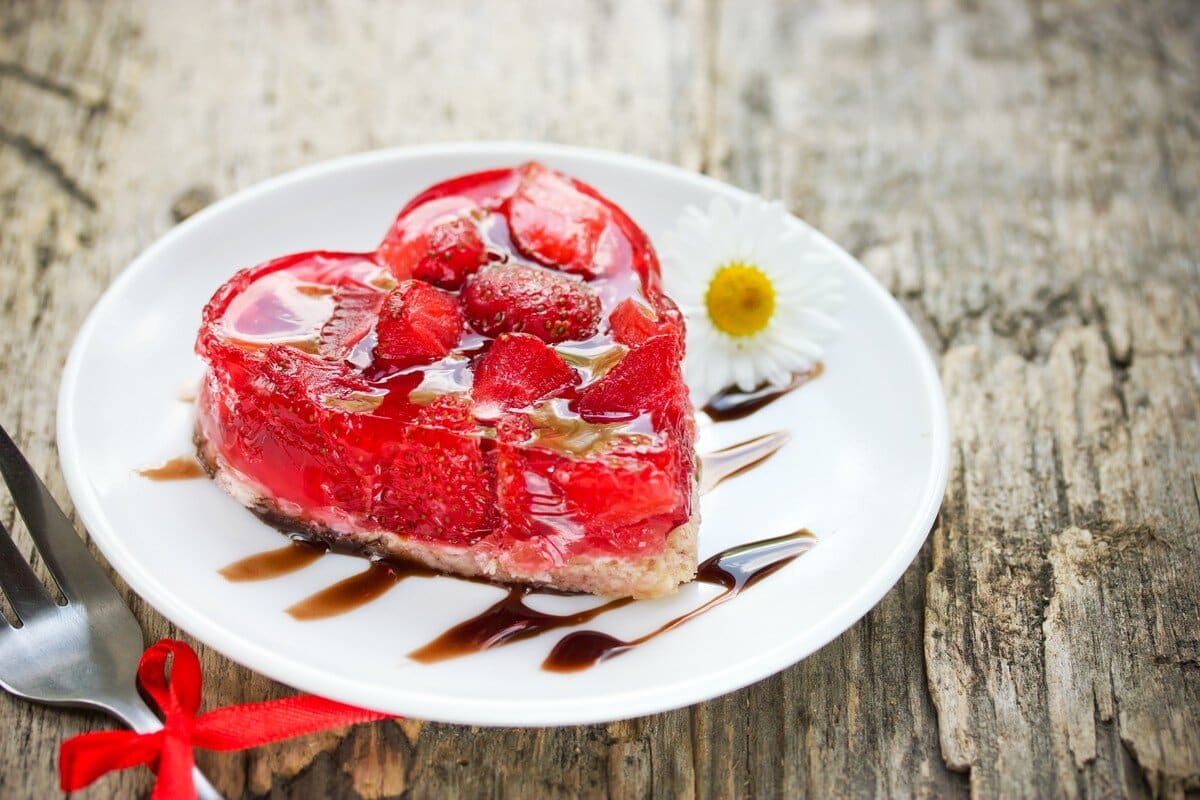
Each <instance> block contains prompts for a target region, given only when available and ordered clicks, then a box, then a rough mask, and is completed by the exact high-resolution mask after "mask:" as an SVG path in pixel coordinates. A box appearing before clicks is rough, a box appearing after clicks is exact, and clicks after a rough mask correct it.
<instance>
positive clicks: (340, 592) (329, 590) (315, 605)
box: [287, 561, 440, 622]
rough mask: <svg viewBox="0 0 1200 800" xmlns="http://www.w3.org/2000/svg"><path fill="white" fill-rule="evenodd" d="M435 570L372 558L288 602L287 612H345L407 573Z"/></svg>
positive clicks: (302, 616) (303, 616)
mask: <svg viewBox="0 0 1200 800" xmlns="http://www.w3.org/2000/svg"><path fill="white" fill-rule="evenodd" d="M438 574H440V573H438V572H437V571H436V570H432V569H429V568H428V567H423V566H419V565H416V564H407V563H405V564H391V563H388V562H385V561H372V562H371V565H370V566H369V567H367V568H366V569H365V570H363V571H362V572H360V573H358V574H357V575H351V576H350V577H349V578H344V579H343V580H340V581H338V582H337V583H335V584H333V585H332V586H328V587H326V588H324V589H322V590H321V591H319V592H317V593H316V594H313V595H309V596H308V597H306V598H304V599H303V600H301V601H300V602H299V603H296V604H294V605H292V606H289V607H288V609H287V613H288V614H289V615H290V616H291V617H292V618H293V619H297V620H300V621H301V622H307V621H308V620H313V619H325V618H327V617H336V616H337V615H339V614H345V613H347V612H349V611H353V610H354V609H356V608H358V607H360V606H365V605H366V604H367V603H370V602H371V601H372V600H375V599H377V598H379V597H380V596H381V595H383V594H384V593H385V592H387V590H389V589H391V588H392V587H393V586H395V585H396V584H398V583H399V582H400V581H402V580H404V579H405V578H408V577H411V576H422V577H432V576H434V575H438Z"/></svg>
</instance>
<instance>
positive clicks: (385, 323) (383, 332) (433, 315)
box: [375, 280, 463, 364]
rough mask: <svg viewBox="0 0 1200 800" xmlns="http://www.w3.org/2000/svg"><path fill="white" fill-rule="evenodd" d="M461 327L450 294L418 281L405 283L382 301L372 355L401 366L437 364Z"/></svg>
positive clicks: (460, 330) (456, 338)
mask: <svg viewBox="0 0 1200 800" xmlns="http://www.w3.org/2000/svg"><path fill="white" fill-rule="evenodd" d="M462 325H463V323H462V314H461V313H460V312H459V310H458V305H457V304H456V303H455V302H454V298H453V297H452V296H451V295H449V294H447V293H446V292H443V291H442V290H440V289H435V288H434V287H432V286H430V285H429V284H427V283H422V282H421V281H412V280H410V281H404V282H403V283H401V284H400V285H399V286H397V287H396V288H395V289H393V290H392V291H391V292H389V293H388V296H387V298H386V299H385V300H384V301H383V308H382V309H381V310H380V312H379V322H377V323H376V325H375V333H376V335H377V336H378V337H379V341H378V343H377V344H376V345H375V356H376V358H381V359H385V360H387V361H393V362H397V363H404V364H428V363H430V362H433V361H437V360H438V359H439V358H441V357H442V356H444V355H446V354H447V353H449V352H450V350H451V348H453V347H454V345H455V344H456V343H457V342H458V339H459V336H460V335H461V334H462Z"/></svg>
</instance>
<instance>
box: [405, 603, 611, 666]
mask: <svg viewBox="0 0 1200 800" xmlns="http://www.w3.org/2000/svg"><path fill="white" fill-rule="evenodd" d="M542 593H543V592H539V591H538V590H537V589H536V588H529V587H523V586H514V587H512V588H510V589H509V590H508V594H507V595H505V597H504V599H503V600H501V601H500V602H498V603H496V604H495V605H492V606H489V607H488V608H487V609H486V610H484V611H482V612H481V613H479V614H477V615H476V616H474V617H471V618H470V619H468V620H466V621H465V622H460V623H459V624H457V625H455V626H454V627H453V628H451V629H450V630H448V631H446V632H445V633H443V634H442V635H441V636H439V637H438V638H436V639H434V640H433V641H432V642H430V643H429V644H427V645H424V646H422V647H419V648H417V649H416V650H414V651H412V652H411V653H409V654H408V657H409V658H411V659H412V660H413V661H419V662H421V663H422V664H431V663H433V662H435V661H445V660H447V659H451V658H458V657H459V656H465V655H469V654H471V653H478V652H480V651H482V650H490V649H491V648H493V647H499V646H500V645H502V644H508V643H509V642H515V641H519V640H521V639H528V638H530V637H532V636H537V635H538V634H539V633H545V632H546V631H551V630H554V629H555V628H569V627H572V626H574V625H582V624H583V623H585V622H591V621H592V620H593V619H595V618H596V617H598V616H600V615H601V614H603V613H605V612H606V611H612V610H613V609H614V608H620V607H621V606H626V605H629V604H630V603H632V602H633V598H632V597H622V598H620V599H617V600H609V601H608V602H606V603H601V604H600V605H598V606H595V607H593V608H589V609H586V610H584V611H577V612H575V613H573V614H548V613H545V612H542V611H538V610H536V609H533V608H530V607H529V606H528V605H526V604H525V598H526V597H528V596H529V595H531V594H542Z"/></svg>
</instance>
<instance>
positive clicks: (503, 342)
mask: <svg viewBox="0 0 1200 800" xmlns="http://www.w3.org/2000/svg"><path fill="white" fill-rule="evenodd" d="M577 383H579V375H578V374H577V373H576V372H575V370H573V369H571V368H570V367H569V366H568V365H567V363H566V362H565V361H563V360H562V357H561V356H559V354H558V353H556V352H555V351H554V349H553V348H551V347H550V346H549V345H547V344H546V343H545V342H543V341H542V340H541V339H539V338H537V337H536V336H531V335H529V334H528V333H506V334H503V335H501V336H500V338H499V339H497V340H496V341H495V342H494V343H493V344H492V347H491V349H490V350H488V351H487V353H485V354H484V355H483V357H482V358H480V359H479V363H478V364H477V365H476V367H475V385H474V389H473V393H474V395H475V402H476V403H477V404H478V405H479V406H481V407H484V408H485V410H487V409H492V408H495V409H511V408H522V407H524V406H527V405H529V404H530V403H533V402H535V401H537V400H541V399H542V398H544V397H549V396H550V395H553V394H555V393H557V392H559V391H561V390H563V389H565V388H567V387H568V386H573V385H574V384H577ZM477 414H478V411H477ZM485 416H490V415H488V414H485Z"/></svg>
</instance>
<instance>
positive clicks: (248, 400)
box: [196, 163, 698, 597]
mask: <svg viewBox="0 0 1200 800" xmlns="http://www.w3.org/2000/svg"><path fill="white" fill-rule="evenodd" d="M683 342H684V323H683V319H682V317H681V315H680V313H679V312H678V310H677V309H676V307H675V305H674V304H673V303H672V302H671V301H670V299H668V298H667V297H666V296H665V295H664V294H663V292H662V288H661V277H660V274H659V266H658V261H657V259H656V257H655V254H654V250H653V248H652V247H651V245H650V242H649V240H648V238H647V237H646V235H645V234H644V233H643V232H642V231H641V230H640V229H639V228H638V227H637V225H635V224H634V223H633V221H632V220H631V219H630V218H629V217H628V216H627V215H626V214H625V213H624V212H623V211H622V210H621V209H620V208H618V207H617V206H616V205H614V204H613V203H611V202H609V201H608V200H606V199H605V198H603V197H601V196H600V195H599V194H598V193H597V192H596V191H595V190H593V189H592V188H590V187H588V186H586V185H584V184H582V183H580V182H578V181H575V180H573V179H571V178H569V177H567V176H565V175H562V174H560V173H558V172H555V171H553V170H550V169H548V168H546V167H544V166H541V165H540V164H536V163H530V164H525V165H522V166H520V167H518V168H515V169H502V170H493V171H488V172H481V173H476V174H472V175H466V176H463V177H459V178H455V179H453V180H450V181H446V182H444V183H441V184H438V185H436V186H434V187H432V188H430V189H428V190H426V191H425V192H423V193H421V194H420V195H418V196H417V197H416V198H414V199H413V200H412V201H411V202H410V203H409V204H408V205H407V206H405V207H404V209H403V210H402V211H401V212H400V215H399V217H398V218H397V219H396V221H395V223H394V224H393V226H392V227H391V229H390V230H389V231H388V233H387V235H386V237H385V238H384V240H383V243H382V244H381V245H380V247H379V249H378V250H376V251H375V252H372V253H331V252H312V253H301V254H297V255H291V256H285V257H283V258H279V259H276V260H274V261H270V262H267V263H265V264H262V265H259V266H256V267H251V268H249V269H245V270H243V271H241V272H239V273H238V274H237V275H235V276H234V277H233V278H232V279H231V280H230V281H229V282H228V283H226V284H225V285H224V286H222V287H221V288H220V289H219V290H218V291H217V293H216V294H215V295H214V296H213V298H212V300H211V301H210V302H209V304H208V306H207V307H206V308H205V309H204V317H203V326H202V328H201V330H200V334H199V338H198V340H197V344H196V349H197V352H198V353H199V354H200V356H201V357H202V358H203V359H204V361H205V362H206V364H207V365H208V371H207V373H206V376H205V379H204V381H203V384H202V387H201V392H200V396H199V398H198V408H199V416H198V423H197V428H196V440H197V445H198V448H199V452H200V455H201V457H202V459H203V461H204V462H205V464H206V465H207V466H208V468H209V470H210V472H211V474H212V475H213V476H214V477H215V479H216V480H217V482H218V483H219V485H220V486H221V487H222V488H223V489H224V490H225V491H227V492H228V493H229V494H231V495H232V496H233V497H234V498H236V499H237V500H239V501H240V502H241V503H243V504H244V505H246V506H247V507H249V508H250V509H252V510H253V511H255V512H256V513H258V514H259V515H260V516H262V517H263V518H265V519H267V520H268V521H270V522H272V523H273V524H276V525H277V526H279V527H281V528H282V529H283V530H285V531H287V532H297V533H301V534H304V535H307V536H311V537H316V538H319V539H321V540H323V541H325V542H326V543H328V544H329V545H331V546H333V547H336V548H339V549H351V550H355V551H359V552H362V553H365V554H367V555H370V556H372V557H379V558H393V559H405V560H414V561H418V562H421V563H423V564H426V565H428V566H431V567H434V568H437V569H441V570H444V571H446V572H449V573H455V574H461V575H468V576H482V577H486V578H491V579H494V580H497V581H504V582H517V583H530V584H538V585H544V586H550V587H555V588H558V589H563V590H572V591H585V592H592V593H595V594H600V595H606V596H632V597H652V596H656V595H661V594H664V593H668V592H671V591H673V590H674V589H675V588H676V587H677V586H678V585H679V584H680V583H682V582H685V581H688V580H690V579H691V578H692V577H693V575H694V573H695V569H696V528H697V524H698V519H697V511H698V507H697V506H698V503H697V501H696V488H695V485H696V484H695V449H694V426H693V420H692V409H691V405H690V403H689V400H688V393H687V388H686V386H685V384H684V382H683V379H682V375H681V373H680V362H681V359H682V357H683V347H684V345H683Z"/></svg>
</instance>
